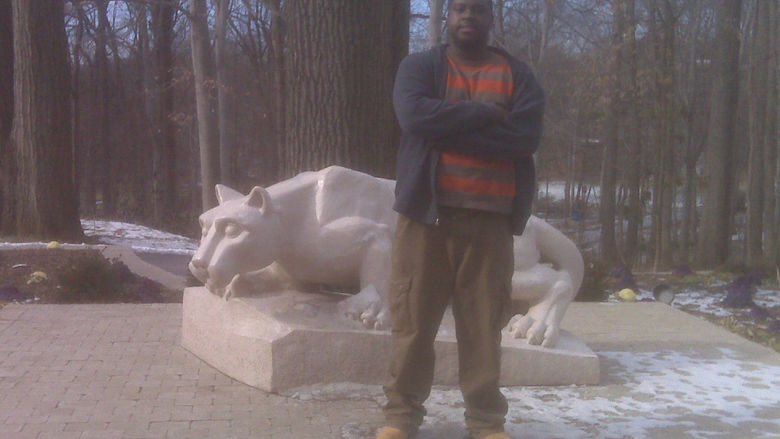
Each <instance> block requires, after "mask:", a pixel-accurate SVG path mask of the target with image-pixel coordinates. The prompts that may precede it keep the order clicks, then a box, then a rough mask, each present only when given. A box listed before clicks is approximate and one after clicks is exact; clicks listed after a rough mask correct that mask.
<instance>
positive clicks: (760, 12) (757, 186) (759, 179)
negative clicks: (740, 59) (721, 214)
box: [745, 1, 770, 266]
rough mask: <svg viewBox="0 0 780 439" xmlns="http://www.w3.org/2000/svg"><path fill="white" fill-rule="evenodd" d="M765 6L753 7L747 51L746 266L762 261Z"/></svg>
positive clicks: (757, 5) (767, 3)
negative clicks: (748, 71)
mask: <svg viewBox="0 0 780 439" xmlns="http://www.w3.org/2000/svg"><path fill="white" fill-rule="evenodd" d="M769 5H770V2H766V1H761V2H758V3H757V4H756V7H755V8H754V10H755V14H756V15H755V20H756V21H755V27H754V31H753V45H752V50H751V51H750V58H751V62H750V66H751V69H750V81H749V95H748V97H747V100H748V102H749V104H748V108H749V110H750V111H749V112H748V123H749V127H748V131H749V136H748V139H749V144H750V150H749V153H748V190H747V227H746V230H745V235H746V242H745V244H746V246H745V247H746V248H745V250H746V251H745V256H746V262H747V264H748V266H753V265H756V264H760V263H761V262H762V258H763V257H764V251H763V247H762V241H763V233H764V225H763V221H764V136H765V135H766V131H765V124H766V110H767V101H768V99H767V97H768V96H767V95H768V92H769V89H768V88H767V79H768V76H767V71H768V70H769V69H768V63H767V62H766V58H767V56H768V55H769V46H768V45H767V42H768V41H767V38H768V36H769V13H770V11H769Z"/></svg>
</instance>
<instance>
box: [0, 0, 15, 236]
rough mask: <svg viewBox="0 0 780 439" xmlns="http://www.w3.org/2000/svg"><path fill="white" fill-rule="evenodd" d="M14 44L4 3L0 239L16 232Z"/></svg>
mask: <svg viewBox="0 0 780 439" xmlns="http://www.w3.org/2000/svg"><path fill="white" fill-rule="evenodd" d="M13 42H14V35H13V20H12V18H11V0H0V60H3V62H2V63H0V235H10V234H13V233H15V232H16V222H15V215H14V207H15V202H16V199H15V194H16V190H15V187H14V183H15V180H16V159H15V157H16V154H15V152H14V149H13V147H12V145H11V143H10V139H9V137H10V135H11V123H12V121H13V117H14V45H13Z"/></svg>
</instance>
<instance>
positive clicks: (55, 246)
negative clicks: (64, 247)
mask: <svg viewBox="0 0 780 439" xmlns="http://www.w3.org/2000/svg"><path fill="white" fill-rule="evenodd" d="M46 248H60V243H59V242H57V241H52V242H50V243H49V244H47V245H46Z"/></svg>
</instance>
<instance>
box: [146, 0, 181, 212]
mask: <svg viewBox="0 0 780 439" xmlns="http://www.w3.org/2000/svg"><path fill="white" fill-rule="evenodd" d="M178 3H179V2H178V0H164V1H160V2H157V3H155V4H153V5H152V9H151V13H152V14H151V15H152V22H151V23H152V26H151V29H152V36H153V38H154V46H153V48H152V52H153V56H154V80H153V81H151V82H152V83H153V85H152V87H151V88H152V90H154V94H155V96H154V98H153V99H152V100H151V101H152V102H153V103H154V107H155V108H153V109H152V110H151V114H152V117H153V119H154V129H155V133H156V136H154V139H155V141H154V147H153V149H152V173H153V177H152V188H153V191H152V192H153V197H152V204H153V212H154V220H155V222H156V223H157V224H164V223H166V222H169V221H170V220H171V219H172V217H173V216H174V212H175V211H176V203H175V194H176V139H175V136H174V134H175V131H176V127H175V126H174V124H173V120H172V117H173V103H174V93H173V39H174V34H173V26H174V22H175V13H176V8H177V7H178ZM144 14H145V11H144ZM145 20H146V19H145V18H144V21H145ZM143 29H144V32H145V29H146V24H145V23H144V24H143ZM145 45H146V44H144V45H142V48H143V49H144V50H145Z"/></svg>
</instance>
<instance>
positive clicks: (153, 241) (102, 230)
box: [0, 219, 198, 255]
mask: <svg viewBox="0 0 780 439" xmlns="http://www.w3.org/2000/svg"><path fill="white" fill-rule="evenodd" d="M81 227H82V229H83V230H84V234H85V235H86V236H89V237H92V238H97V239H98V240H99V241H100V242H102V243H104V244H110V245H122V246H126V247H130V248H132V249H133V250H134V251H135V252H138V253H166V254H181V255H193V254H195V250H197V249H198V241H197V240H195V239H191V238H187V237H186V236H181V235H176V234H173V233H167V232H163V231H160V230H155V229H152V228H149V227H145V226H141V225H138V224H131V223H124V222H121V221H103V220H91V219H82V220H81ZM47 245H48V242H0V249H40V248H46V246H47ZM60 248H65V249H74V248H97V246H95V245H89V244H67V243H61V244H60Z"/></svg>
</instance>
